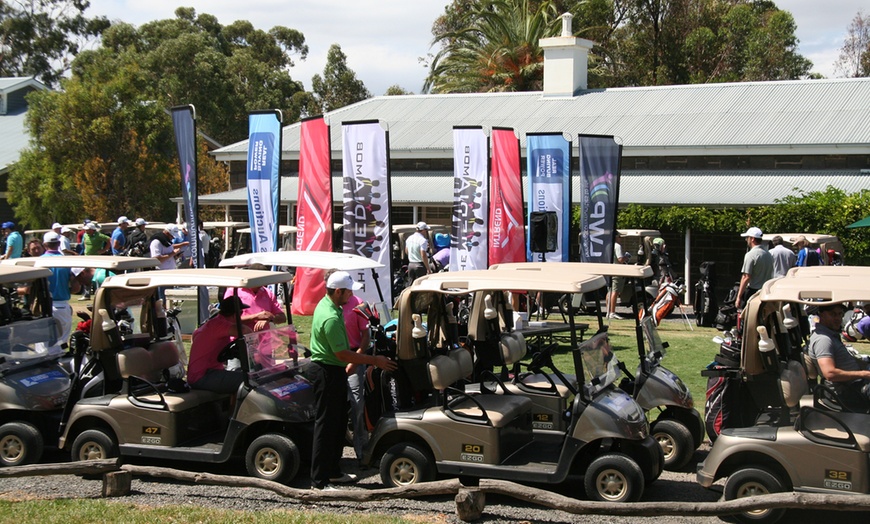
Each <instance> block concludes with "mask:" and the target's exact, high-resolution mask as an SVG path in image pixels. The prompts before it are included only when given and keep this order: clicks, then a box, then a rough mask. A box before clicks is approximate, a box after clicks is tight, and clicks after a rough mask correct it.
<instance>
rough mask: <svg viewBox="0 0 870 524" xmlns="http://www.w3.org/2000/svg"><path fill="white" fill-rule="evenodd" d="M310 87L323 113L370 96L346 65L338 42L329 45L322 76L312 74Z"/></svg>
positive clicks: (344, 56)
mask: <svg viewBox="0 0 870 524" xmlns="http://www.w3.org/2000/svg"><path fill="white" fill-rule="evenodd" d="M311 89H312V90H313V91H314V95H315V99H316V101H317V105H318V106H319V107H320V110H321V111H322V112H324V113H325V112H327V111H332V110H334V109H338V108H339V107H344V106H348V105H350V104H355V103H356V102H360V101H362V100H365V99H366V98H370V97H371V96H372V94H371V93H369V90H368V89H366V86H365V84H364V83H363V82H362V80H359V79H357V77H356V73H354V72H353V70H351V69H350V68H349V67H347V56H346V55H345V54H344V53H343V52H342V51H341V46H339V45H338V44H332V46H330V48H329V53H327V55H326V67H324V68H323V76H322V77H321V76H320V75H314V77H313V78H312V79H311Z"/></svg>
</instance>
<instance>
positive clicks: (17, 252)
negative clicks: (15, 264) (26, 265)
mask: <svg viewBox="0 0 870 524" xmlns="http://www.w3.org/2000/svg"><path fill="white" fill-rule="evenodd" d="M23 248H24V238H22V237H21V233H19V232H18V231H13V232H11V233H9V235H8V236H7V237H6V255H7V257H6V258H21V250H22V249H23Z"/></svg>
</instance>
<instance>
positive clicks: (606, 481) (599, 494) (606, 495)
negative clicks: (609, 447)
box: [583, 453, 644, 502]
mask: <svg viewBox="0 0 870 524" xmlns="http://www.w3.org/2000/svg"><path fill="white" fill-rule="evenodd" d="M583 487H584V488H585V489H586V496H587V497H588V498H589V499H592V500H597V501H601V502H637V501H638V500H640V498H641V497H642V496H643V487H644V480H643V471H641V469H640V466H638V465H637V462H635V461H634V460H632V458H631V457H629V456H628V455H624V454H622V453H608V454H606V455H602V456H600V457H598V458H597V459H595V460H593V461H592V463H591V464H589V468H587V469H586V474H585V475H584V477H583Z"/></svg>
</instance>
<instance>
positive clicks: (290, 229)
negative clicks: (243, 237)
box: [237, 225, 298, 235]
mask: <svg viewBox="0 0 870 524" xmlns="http://www.w3.org/2000/svg"><path fill="white" fill-rule="evenodd" d="M297 229H298V228H297V227H296V226H284V225H280V226H278V234H279V235H289V234H290V233H295V232H296V231H297ZM237 232H239V233H247V234H251V228H250V227H243V228H241V229H238V230H237Z"/></svg>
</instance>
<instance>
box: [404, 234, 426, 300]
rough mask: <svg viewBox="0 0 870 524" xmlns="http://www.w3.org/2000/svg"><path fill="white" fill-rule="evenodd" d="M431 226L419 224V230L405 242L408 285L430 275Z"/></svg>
mask: <svg viewBox="0 0 870 524" xmlns="http://www.w3.org/2000/svg"><path fill="white" fill-rule="evenodd" d="M429 229H430V228H429V225H428V224H427V223H426V222H417V230H416V231H414V234H413V235H411V236H409V237H408V238H407V239H406V240H405V252H406V253H407V254H408V284H409V285H410V284H411V283H412V282H414V281H415V280H417V278H419V277H422V276H423V275H428V274H429V238H428V233H426V232H427V231H429Z"/></svg>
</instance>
